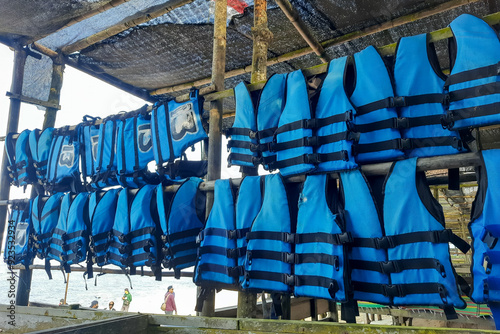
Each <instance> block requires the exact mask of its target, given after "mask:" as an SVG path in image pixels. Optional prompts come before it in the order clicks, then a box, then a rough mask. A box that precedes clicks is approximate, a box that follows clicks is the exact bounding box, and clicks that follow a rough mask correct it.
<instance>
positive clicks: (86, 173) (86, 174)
mask: <svg viewBox="0 0 500 334" xmlns="http://www.w3.org/2000/svg"><path fill="white" fill-rule="evenodd" d="M83 120H84V121H83V125H82V128H81V132H80V152H81V159H82V178H83V182H84V184H85V186H87V185H88V184H89V183H90V180H91V179H92V177H93V176H94V175H95V173H96V168H97V163H98V162H97V144H98V142H99V125H95V124H94V123H95V121H96V120H97V118H94V117H90V116H88V115H86V116H84V119H83ZM89 190H90V189H89Z"/></svg>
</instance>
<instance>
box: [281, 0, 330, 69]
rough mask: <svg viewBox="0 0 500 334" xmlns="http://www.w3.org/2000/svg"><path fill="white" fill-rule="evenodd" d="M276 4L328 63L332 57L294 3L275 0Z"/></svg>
mask: <svg viewBox="0 0 500 334" xmlns="http://www.w3.org/2000/svg"><path fill="white" fill-rule="evenodd" d="M275 1H276V4H278V6H279V7H280V8H281V11H282V12H283V13H284V14H285V15H286V17H287V18H288V20H290V22H291V23H292V24H293V26H294V27H295V29H297V31H298V32H299V34H300V36H302V38H303V39H304V41H305V42H306V43H307V44H308V45H309V47H310V48H311V50H312V51H313V52H314V53H315V54H316V55H317V56H318V57H319V59H320V60H321V62H323V63H328V62H329V61H330V59H329V58H328V56H327V55H326V52H325V49H323V46H322V45H321V43H320V42H318V40H317V39H316V38H315V37H314V36H313V35H312V34H311V32H310V30H309V28H308V27H307V26H306V25H305V24H304V22H303V21H302V19H301V18H300V15H299V13H298V12H297V11H296V10H295V8H293V5H292V4H291V3H290V1H288V0H275Z"/></svg>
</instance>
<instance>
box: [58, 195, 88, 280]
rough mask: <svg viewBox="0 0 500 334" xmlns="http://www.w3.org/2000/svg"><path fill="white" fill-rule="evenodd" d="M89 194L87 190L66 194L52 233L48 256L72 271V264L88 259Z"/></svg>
mask: <svg viewBox="0 0 500 334" xmlns="http://www.w3.org/2000/svg"><path fill="white" fill-rule="evenodd" d="M88 200H89V194H88V193H86V192H83V193H79V194H74V193H68V194H66V195H64V197H63V199H62V201H61V210H60V213H59V219H58V221H57V226H56V227H55V228H54V232H53V233H52V239H51V242H50V250H49V252H48V257H49V258H51V259H54V260H57V261H58V262H60V263H61V266H62V267H63V268H64V270H65V271H66V272H67V273H69V272H71V268H70V266H71V265H72V264H76V263H80V262H83V261H85V260H86V258H87V250H88V244H89V226H90V222H89V214H88V213H89V211H88Z"/></svg>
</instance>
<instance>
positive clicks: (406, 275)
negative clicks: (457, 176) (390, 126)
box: [344, 158, 468, 319]
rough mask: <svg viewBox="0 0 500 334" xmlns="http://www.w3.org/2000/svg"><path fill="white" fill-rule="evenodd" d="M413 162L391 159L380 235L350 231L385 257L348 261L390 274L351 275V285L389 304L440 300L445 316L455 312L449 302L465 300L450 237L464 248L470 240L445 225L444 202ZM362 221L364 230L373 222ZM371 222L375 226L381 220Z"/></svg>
mask: <svg viewBox="0 0 500 334" xmlns="http://www.w3.org/2000/svg"><path fill="white" fill-rule="evenodd" d="M416 163H417V159H416V158H412V159H408V160H403V161H399V162H396V163H394V164H393V166H392V168H391V171H390V172H389V175H388V176H387V178H386V180H385V182H384V186H383V189H382V194H384V197H383V209H382V212H383V222H384V223H383V231H384V235H383V236H382V237H376V238H357V237H356V235H354V233H353V236H354V242H353V245H354V246H355V247H367V248H375V249H377V250H379V249H380V250H383V251H385V252H386V254H387V261H384V262H379V263H376V262H372V261H371V260H368V259H363V260H351V259H350V264H351V265H352V267H353V268H356V269H364V270H368V271H373V272H378V273H383V274H385V275H388V277H389V284H388V285H387V284H380V282H377V281H375V279H373V280H371V281H370V280H369V279H367V281H364V282H356V281H354V280H353V282H352V285H353V287H354V290H355V291H361V292H365V293H371V294H374V295H383V296H384V297H389V299H390V301H389V304H390V305H433V306H439V307H442V308H443V309H444V311H445V314H446V315H447V317H448V318H449V319H451V318H456V313H455V311H454V308H453V307H457V308H464V307H465V306H466V304H465V302H464V301H463V300H462V299H461V297H460V293H459V291H458V286H457V281H456V278H455V276H456V273H455V271H454V269H453V266H452V265H451V259H450V252H449V246H448V243H449V242H453V243H455V245H457V247H459V248H460V249H463V250H465V251H467V250H468V244H467V243H466V242H465V241H463V240H461V239H459V238H458V237H457V236H455V235H454V234H453V233H452V232H451V230H447V229H445V228H444V214H443V211H442V208H441V206H440V205H439V203H438V202H437V201H436V200H435V199H434V198H433V197H432V195H431V193H430V191H429V188H428V186H427V183H426V180H425V174H424V173H417V172H416ZM345 186H346V185H345V184H344V187H345ZM351 191H353V190H351ZM354 191H356V190H354ZM346 200H347V199H346ZM356 203H357V204H358V205H357V206H356V207H355V208H354V210H358V208H360V207H362V204H360V201H359V199H358V200H357V202H356ZM402 212H408V213H411V214H408V215H405V214H402ZM363 218H364V217H363ZM374 222H375V223H376V221H375V220H374ZM351 224H352V225H351V226H354V225H356V224H359V222H356V221H352V222H351ZM362 225H364V226H363V228H365V229H367V230H368V229H371V228H372V227H371V226H368V225H366V219H364V220H363V223H362ZM376 225H378V224H376ZM375 228H376V229H377V230H378V228H379V226H375ZM378 302H380V301H378ZM380 303H381V302H380Z"/></svg>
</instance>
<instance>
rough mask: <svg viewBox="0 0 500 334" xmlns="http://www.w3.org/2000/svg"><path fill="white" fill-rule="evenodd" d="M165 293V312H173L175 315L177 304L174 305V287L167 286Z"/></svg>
mask: <svg viewBox="0 0 500 334" xmlns="http://www.w3.org/2000/svg"><path fill="white" fill-rule="evenodd" d="M167 290H168V291H167V293H166V294H165V314H174V311H175V314H176V315H177V306H176V305H175V294H174V287H173V286H171V285H170V286H169V287H168V289H167Z"/></svg>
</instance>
